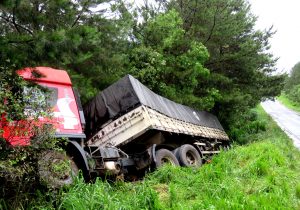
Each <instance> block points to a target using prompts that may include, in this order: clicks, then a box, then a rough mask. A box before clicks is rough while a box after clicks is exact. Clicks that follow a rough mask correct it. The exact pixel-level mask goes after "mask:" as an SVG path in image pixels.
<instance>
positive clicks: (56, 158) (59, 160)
mask: <svg viewBox="0 0 300 210" xmlns="http://www.w3.org/2000/svg"><path fill="white" fill-rule="evenodd" d="M38 168H39V176H40V180H41V182H42V183H43V184H45V185H46V186H47V187H49V188H55V189H57V188H60V187H62V186H64V185H70V184H72V183H73V182H74V177H75V176H76V175H78V167H77V165H76V164H75V162H74V161H73V160H72V159H71V158H70V157H69V156H67V155H66V154H64V153H61V152H58V151H47V152H44V153H42V154H41V156H40V158H39V160H38Z"/></svg>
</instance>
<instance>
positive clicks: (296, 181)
mask: <svg viewBox="0 0 300 210" xmlns="http://www.w3.org/2000/svg"><path fill="white" fill-rule="evenodd" d="M257 111H258V113H259V115H260V118H261V119H262V120H265V121H267V122H269V123H268V125H267V126H266V131H265V132H260V133H258V134H255V135H253V136H251V138H253V139H252V140H253V141H254V143H251V144H249V145H246V146H234V147H233V149H231V150H229V151H227V152H221V153H220V154H219V155H217V156H215V157H214V158H213V159H212V162H211V163H210V164H206V165H204V166H203V167H201V168H199V169H194V168H179V167H172V166H165V167H162V168H161V169H159V170H157V171H155V172H154V173H152V174H149V175H147V176H146V178H145V179H144V180H143V181H140V182H135V183H123V182H117V183H113V184H109V183H107V182H103V181H99V180H98V181H97V182H96V183H95V184H84V183H83V182H82V180H81V179H78V180H77V183H75V185H74V186H72V187H71V188H69V189H67V190H65V191H61V192H59V193H58V195H57V196H56V198H55V199H57V201H56V202H55V205H54V204H53V200H52V202H51V199H49V198H48V200H47V199H45V196H40V197H39V199H40V200H38V199H37V200H36V201H35V202H34V203H32V205H31V206H30V208H31V209H51V208H53V209H54V208H55V209H80V210H81V209H134V210H136V209H300V152H299V151H298V150H297V149H295V148H294V146H293V144H292V142H291V141H290V140H289V138H288V137H287V136H286V135H285V134H284V133H283V132H282V131H281V130H280V129H279V128H278V126H277V125H276V124H275V123H274V122H273V121H272V120H271V119H270V118H269V117H268V116H267V115H266V114H265V113H264V111H263V110H262V108H261V107H259V108H258V109H257ZM253 141H252V142H253ZM50 198H51V197H50Z"/></svg>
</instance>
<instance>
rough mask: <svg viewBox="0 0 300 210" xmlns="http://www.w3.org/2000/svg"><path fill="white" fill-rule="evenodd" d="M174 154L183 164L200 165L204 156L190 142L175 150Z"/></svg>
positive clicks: (188, 165) (189, 165)
mask: <svg viewBox="0 0 300 210" xmlns="http://www.w3.org/2000/svg"><path fill="white" fill-rule="evenodd" d="M174 154H175V156H176V158H177V159H178V161H179V163H180V165H181V166H187V167H200V166H201V165H202V158H201V156H200V154H199V152H198V151H197V150H196V148H195V147H193V146H192V145H190V144H184V145H182V146H181V147H179V148H177V149H175V150H174Z"/></svg>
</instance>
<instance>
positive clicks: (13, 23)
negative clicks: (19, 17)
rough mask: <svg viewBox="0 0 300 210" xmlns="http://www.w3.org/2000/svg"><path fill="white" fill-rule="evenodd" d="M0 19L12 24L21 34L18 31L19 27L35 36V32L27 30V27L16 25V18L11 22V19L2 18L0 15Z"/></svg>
mask: <svg viewBox="0 0 300 210" xmlns="http://www.w3.org/2000/svg"><path fill="white" fill-rule="evenodd" d="M0 18H2V19H3V20H5V21H6V22H8V23H10V24H12V25H13V26H14V27H15V29H16V30H17V31H18V32H19V33H21V32H20V30H19V29H18V27H20V28H22V29H23V30H25V31H27V32H28V33H29V34H31V35H33V32H32V31H30V30H29V29H28V28H26V27H24V26H22V25H20V24H18V23H16V22H15V20H14V18H13V21H11V20H10V19H9V18H7V17H4V16H2V15H0Z"/></svg>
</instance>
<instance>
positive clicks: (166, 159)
mask: <svg viewBox="0 0 300 210" xmlns="http://www.w3.org/2000/svg"><path fill="white" fill-rule="evenodd" d="M161 164H162V165H165V164H171V165H174V162H173V161H172V160H171V159H170V158H168V157H163V158H162V159H161Z"/></svg>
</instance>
